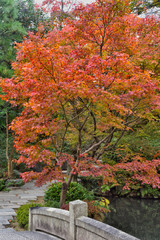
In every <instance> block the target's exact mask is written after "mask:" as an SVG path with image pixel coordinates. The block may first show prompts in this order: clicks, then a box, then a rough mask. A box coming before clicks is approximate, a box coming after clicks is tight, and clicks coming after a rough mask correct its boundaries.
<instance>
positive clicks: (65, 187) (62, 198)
mask: <svg viewBox="0 0 160 240" xmlns="http://www.w3.org/2000/svg"><path fill="white" fill-rule="evenodd" d="M67 190H68V186H67V183H66V182H64V183H62V191H61V198H60V208H62V207H63V206H64V204H65V201H66V194H67Z"/></svg>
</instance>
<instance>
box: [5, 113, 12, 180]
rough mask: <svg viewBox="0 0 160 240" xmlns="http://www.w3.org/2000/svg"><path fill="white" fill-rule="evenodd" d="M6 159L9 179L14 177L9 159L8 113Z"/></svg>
mask: <svg viewBox="0 0 160 240" xmlns="http://www.w3.org/2000/svg"><path fill="white" fill-rule="evenodd" d="M6 159H7V164H8V178H12V176H13V164H12V159H11V158H9V131H8V112H6Z"/></svg>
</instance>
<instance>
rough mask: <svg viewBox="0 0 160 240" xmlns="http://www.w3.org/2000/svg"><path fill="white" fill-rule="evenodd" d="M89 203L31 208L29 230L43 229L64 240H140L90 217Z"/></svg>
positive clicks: (78, 201) (80, 202)
mask: <svg viewBox="0 0 160 240" xmlns="http://www.w3.org/2000/svg"><path fill="white" fill-rule="evenodd" d="M87 216H88V206H87V203H85V202H83V201H80V200H76V201H73V202H70V203H69V211H66V210H62V209H57V208H48V207H36V208H30V212H29V230H30V231H42V232H45V233H48V234H51V235H54V236H56V237H59V238H60V239H64V240H138V239H137V238H135V237H133V236H131V235H129V234H127V233H124V232H122V231H120V230H118V229H116V228H114V227H111V226H109V225H107V224H104V223H102V222H99V221H96V220H93V219H91V218H88V217H87Z"/></svg>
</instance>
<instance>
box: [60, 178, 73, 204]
mask: <svg viewBox="0 0 160 240" xmlns="http://www.w3.org/2000/svg"><path fill="white" fill-rule="evenodd" d="M72 177H73V175H72V174H71V173H70V175H69V177H68V181H67V182H63V183H62V191H61V197H60V208H62V207H63V206H64V205H65V202H66V195H67V190H68V188H69V186H70V183H71V181H72Z"/></svg>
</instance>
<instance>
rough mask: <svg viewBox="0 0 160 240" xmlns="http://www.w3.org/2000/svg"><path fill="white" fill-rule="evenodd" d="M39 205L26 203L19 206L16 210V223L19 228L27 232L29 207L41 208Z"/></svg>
mask: <svg viewBox="0 0 160 240" xmlns="http://www.w3.org/2000/svg"><path fill="white" fill-rule="evenodd" d="M41 206H42V205H41V204H37V203H27V204H24V205H22V206H20V207H19V208H18V210H17V222H18V224H19V226H20V227H22V228H24V229H26V230H28V221H29V208H31V207H41Z"/></svg>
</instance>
